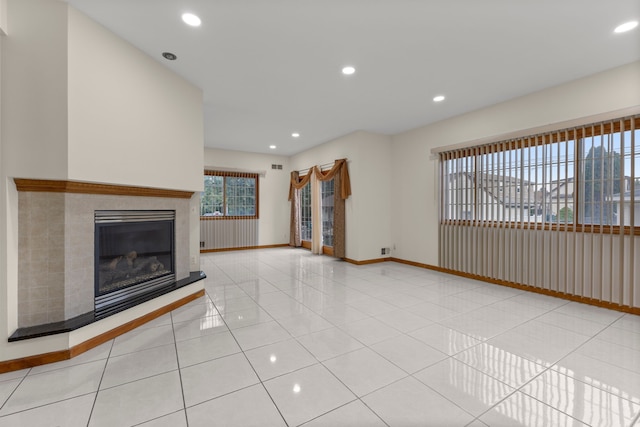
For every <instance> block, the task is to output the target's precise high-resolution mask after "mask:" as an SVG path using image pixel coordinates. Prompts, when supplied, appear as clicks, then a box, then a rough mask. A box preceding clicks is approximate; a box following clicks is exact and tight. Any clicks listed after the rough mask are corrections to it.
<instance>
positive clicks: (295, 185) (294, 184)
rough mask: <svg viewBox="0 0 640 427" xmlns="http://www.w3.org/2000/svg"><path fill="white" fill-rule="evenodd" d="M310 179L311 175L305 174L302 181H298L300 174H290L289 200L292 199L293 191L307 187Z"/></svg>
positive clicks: (296, 172) (295, 172) (294, 172)
mask: <svg viewBox="0 0 640 427" xmlns="http://www.w3.org/2000/svg"><path fill="white" fill-rule="evenodd" d="M310 179H311V173H308V174H306V175H305V176H304V177H303V178H302V179H300V174H299V173H298V171H293V172H291V183H290V185H289V200H291V199H292V198H293V191H294V190H300V189H302V187H304V186H305V185H307V183H308V182H309V180H310Z"/></svg>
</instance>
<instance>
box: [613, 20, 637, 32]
mask: <svg viewBox="0 0 640 427" xmlns="http://www.w3.org/2000/svg"><path fill="white" fill-rule="evenodd" d="M637 26H638V21H629V22H625V23H624V24H621V25H618V26H617V27H616V29H615V30H613V32H614V33H626V32H627V31H631V30H633V29H634V28H636V27H637Z"/></svg>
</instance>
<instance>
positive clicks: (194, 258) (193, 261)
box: [191, 255, 196, 264]
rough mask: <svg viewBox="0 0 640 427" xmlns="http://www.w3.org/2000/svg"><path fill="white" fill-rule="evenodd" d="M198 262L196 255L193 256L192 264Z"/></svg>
mask: <svg viewBox="0 0 640 427" xmlns="http://www.w3.org/2000/svg"><path fill="white" fill-rule="evenodd" d="M195 263H196V256H195V255H194V256H192V257H191V264H195Z"/></svg>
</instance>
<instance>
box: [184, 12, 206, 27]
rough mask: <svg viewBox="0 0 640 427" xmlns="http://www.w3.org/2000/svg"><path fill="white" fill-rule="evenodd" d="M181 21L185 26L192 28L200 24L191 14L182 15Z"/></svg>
mask: <svg viewBox="0 0 640 427" xmlns="http://www.w3.org/2000/svg"><path fill="white" fill-rule="evenodd" d="M182 20H183V21H184V23H185V24H187V25H191V26H192V27H199V26H200V24H202V21H201V20H200V18H199V17H198V16H196V15H194V14H193V13H183V14H182Z"/></svg>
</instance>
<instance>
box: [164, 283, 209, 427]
mask: <svg viewBox="0 0 640 427" xmlns="http://www.w3.org/2000/svg"><path fill="white" fill-rule="evenodd" d="M205 295H206V293H205ZM171 332H172V333H173V348H174V349H175V352H176V366H177V368H178V379H179V380H180V395H181V396H182V410H183V411H184V420H185V423H186V425H187V427H189V416H188V415H187V401H186V399H185V397H184V383H183V381H182V369H181V367H180V355H179V353H178V340H177V339H176V329H175V323H173V312H171ZM166 415H169V414H166ZM166 415H164V416H166Z"/></svg>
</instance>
